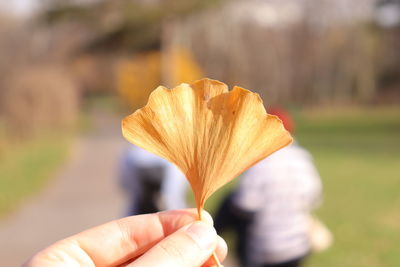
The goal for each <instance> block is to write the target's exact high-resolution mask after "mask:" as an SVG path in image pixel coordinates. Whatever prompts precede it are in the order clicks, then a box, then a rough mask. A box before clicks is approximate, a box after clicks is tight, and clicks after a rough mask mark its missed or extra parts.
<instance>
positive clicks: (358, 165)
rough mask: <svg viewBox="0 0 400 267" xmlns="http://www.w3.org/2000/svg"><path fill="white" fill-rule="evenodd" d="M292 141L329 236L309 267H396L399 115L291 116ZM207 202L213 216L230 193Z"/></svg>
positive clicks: (398, 112)
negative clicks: (314, 177)
mask: <svg viewBox="0 0 400 267" xmlns="http://www.w3.org/2000/svg"><path fill="white" fill-rule="evenodd" d="M295 117H296V121H297V126H298V127H297V131H296V137H297V140H298V141H299V143H300V144H301V145H302V146H304V147H305V148H307V149H308V150H309V151H310V152H311V153H312V154H313V156H314V158H315V162H316V165H317V167H318V170H319V172H320V174H321V178H322V180H323V183H324V204H323V206H322V207H321V208H320V209H319V210H318V211H317V215H318V216H319V218H320V219H321V220H322V221H323V222H324V223H325V224H326V225H327V226H328V227H329V228H330V230H331V231H332V232H333V234H334V238H335V240H334V244H333V246H332V247H331V248H329V249H328V250H327V251H325V252H322V253H319V254H315V255H313V256H312V257H310V259H309V261H308V263H307V266H308V267H320V266H324V267H341V266H355V267H359V266H360V267H376V266H380V267H385V266H387V267H391V266H400V254H399V252H398V249H399V248H400V175H399V173H400V110H398V109H397V110H396V109H395V110H370V111H366V110H350V111H348V110H342V111H318V112H315V111H314V112H298V113H296V116H295ZM232 186H233V184H232V185H230V186H227V187H225V188H224V189H223V191H222V192H218V193H217V194H216V195H215V196H213V197H212V199H210V201H209V203H208V206H207V209H208V210H210V211H211V212H214V211H215V209H216V207H217V205H218V202H219V201H220V199H221V198H222V197H223V195H224V194H226V192H227V191H229V190H230V189H231V188H232Z"/></svg>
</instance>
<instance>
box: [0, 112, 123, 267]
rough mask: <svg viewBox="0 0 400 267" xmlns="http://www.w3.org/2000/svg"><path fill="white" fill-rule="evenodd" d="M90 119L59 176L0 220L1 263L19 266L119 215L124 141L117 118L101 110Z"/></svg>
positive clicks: (120, 210) (121, 204)
mask: <svg viewBox="0 0 400 267" xmlns="http://www.w3.org/2000/svg"><path fill="white" fill-rule="evenodd" d="M96 113H98V112H96ZM92 121H93V129H92V130H91V132H90V133H87V134H85V135H84V136H82V137H80V138H78V140H77V141H76V142H75V144H74V147H73V149H72V151H71V157H70V161H69V162H67V163H66V165H65V166H64V167H62V168H61V170H60V171H59V173H58V175H57V177H56V178H55V179H54V180H52V181H51V182H50V183H49V184H48V185H47V186H46V188H44V190H43V191H42V192H40V193H39V194H38V195H36V196H34V197H32V198H30V199H29V200H28V201H27V202H26V203H25V204H24V205H22V206H21V207H20V208H19V209H18V210H16V211H15V212H14V213H12V214H11V215H9V216H7V217H6V218H5V219H4V220H3V221H1V222H0V266H7V267H8V266H20V265H21V264H22V262H23V261H25V260H26V259H27V258H29V257H30V256H31V255H32V254H34V253H35V252H36V251H38V250H40V249H41V248H44V247H46V246H47V245H49V244H51V243H53V242H54V241H56V240H59V239H61V238H64V237H67V236H69V235H71V234H74V233H77V232H80V231H82V230H84V229H86V228H88V227H91V226H95V225H98V224H101V223H104V222H107V221H110V220H112V219H115V218H117V217H118V216H119V215H120V214H122V209H123V200H122V197H121V193H120V191H119V190H118V187H117V183H116V168H117V160H118V157H119V155H120V152H121V149H122V148H123V146H124V142H125V141H124V140H123V138H122V136H121V133H120V132H121V131H120V122H119V120H118V118H116V117H115V116H111V115H110V114H102V113H99V114H97V116H96V117H93V120H92Z"/></svg>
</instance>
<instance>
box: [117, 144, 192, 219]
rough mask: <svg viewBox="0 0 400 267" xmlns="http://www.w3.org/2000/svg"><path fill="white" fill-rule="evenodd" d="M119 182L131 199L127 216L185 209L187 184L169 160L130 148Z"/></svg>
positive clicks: (126, 152)
mask: <svg viewBox="0 0 400 267" xmlns="http://www.w3.org/2000/svg"><path fill="white" fill-rule="evenodd" d="M120 183H121V186H122V188H123V190H124V191H125V193H126V194H127V196H128V199H129V203H128V208H127V210H126V215H137V214H145V213H153V212H158V211H161V210H171V209H183V208H186V207H187V205H186V192H187V188H188V182H187V181H186V178H185V177H184V175H183V174H182V172H181V171H180V170H179V169H178V168H177V167H176V166H175V165H173V164H171V163H169V162H168V161H166V160H164V159H162V158H160V157H158V156H156V155H154V154H152V153H150V152H147V151H146V150H144V149H142V148H140V147H137V146H133V145H129V147H127V148H126V149H125V151H124V152H123V154H122V158H121V164H120Z"/></svg>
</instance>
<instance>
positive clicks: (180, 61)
mask: <svg viewBox="0 0 400 267" xmlns="http://www.w3.org/2000/svg"><path fill="white" fill-rule="evenodd" d="M167 53H168V56H167V57H162V55H161V53H160V52H159V51H153V52H147V53H143V54H140V55H138V56H135V57H134V58H133V59H130V60H126V61H124V62H121V63H120V64H119V65H118V68H117V88H118V93H119V95H120V97H121V99H122V101H123V102H124V103H125V104H127V105H128V106H129V107H130V108H138V107H139V106H143V105H144V104H145V103H146V100H147V98H148V96H149V94H150V91H151V89H152V88H156V87H157V86H158V85H159V84H162V83H164V84H165V83H171V84H180V83H183V82H185V83H191V82H193V81H195V80H198V79H199V78H201V77H202V76H203V72H202V70H201V68H200V66H199V65H198V64H197V62H196V61H195V60H194V58H193V56H192V55H191V53H190V51H188V50H186V49H182V48H173V49H171V51H170V52H167ZM164 58H165V59H166V58H167V62H164V64H163V62H162V60H163V59H164ZM162 68H164V70H163V69H162ZM163 75H164V77H163ZM167 81H168V82H167Z"/></svg>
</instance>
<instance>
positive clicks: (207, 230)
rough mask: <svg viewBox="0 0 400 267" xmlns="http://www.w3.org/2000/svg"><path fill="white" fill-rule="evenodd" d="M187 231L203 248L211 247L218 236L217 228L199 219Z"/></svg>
mask: <svg viewBox="0 0 400 267" xmlns="http://www.w3.org/2000/svg"><path fill="white" fill-rule="evenodd" d="M186 233H187V234H188V235H189V236H190V237H191V238H192V239H193V240H194V241H195V242H196V243H197V244H198V246H199V247H200V248H202V249H209V248H210V247H211V246H212V245H213V244H214V243H215V240H216V238H217V232H216V231H215V229H214V228H213V227H212V226H210V225H209V224H207V223H204V222H201V221H198V222H194V223H193V224H192V225H190V226H189V228H187V229H186Z"/></svg>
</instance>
